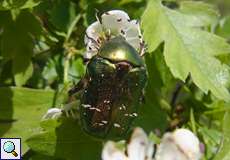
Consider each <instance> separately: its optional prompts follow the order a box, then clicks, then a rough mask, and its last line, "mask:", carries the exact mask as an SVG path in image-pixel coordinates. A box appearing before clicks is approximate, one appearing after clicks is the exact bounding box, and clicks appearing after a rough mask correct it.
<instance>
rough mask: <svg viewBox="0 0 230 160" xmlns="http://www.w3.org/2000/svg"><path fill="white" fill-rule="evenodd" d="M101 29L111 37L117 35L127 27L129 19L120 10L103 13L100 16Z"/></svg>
mask: <svg viewBox="0 0 230 160" xmlns="http://www.w3.org/2000/svg"><path fill="white" fill-rule="evenodd" d="M101 21H102V25H103V28H104V30H105V31H106V32H110V33H111V34H112V35H118V34H120V33H121V30H124V29H126V28H127V27H128V24H129V21H130V18H129V16H128V14H127V13H125V12H124V11H121V10H112V11H108V12H105V13H104V14H102V16H101Z"/></svg>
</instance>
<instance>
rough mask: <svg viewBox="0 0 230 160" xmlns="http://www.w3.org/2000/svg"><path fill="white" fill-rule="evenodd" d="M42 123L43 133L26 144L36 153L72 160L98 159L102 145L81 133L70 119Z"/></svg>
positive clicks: (31, 138) (75, 123)
mask: <svg viewBox="0 0 230 160" xmlns="http://www.w3.org/2000/svg"><path fill="white" fill-rule="evenodd" d="M59 120H60V121H58V122H57V120H47V121H43V122H42V125H43V127H44V131H41V132H40V133H38V134H36V135H33V136H32V137H30V138H29V139H28V140H27V144H28V145H29V146H30V148H31V149H32V150H33V151H36V152H37V153H40V154H43V155H47V156H54V157H57V158H64V159H66V160H72V159H79V160H81V159H100V156H101V155H100V154H101V147H102V143H101V142H100V141H97V140H94V139H92V138H91V137H89V136H88V135H86V134H85V133H84V132H83V131H81V129H80V126H79V125H78V122H76V121H74V120H70V119H59Z"/></svg>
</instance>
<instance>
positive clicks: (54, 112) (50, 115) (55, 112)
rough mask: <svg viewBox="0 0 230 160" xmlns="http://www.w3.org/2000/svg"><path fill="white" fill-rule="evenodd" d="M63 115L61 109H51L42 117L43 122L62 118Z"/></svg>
mask: <svg viewBox="0 0 230 160" xmlns="http://www.w3.org/2000/svg"><path fill="white" fill-rule="evenodd" d="M61 114H62V110H61V109H60V108H51V109H49V110H48V111H47V112H46V114H45V115H44V116H43V117H42V119H43V120H45V119H55V118H58V117H60V116H61Z"/></svg>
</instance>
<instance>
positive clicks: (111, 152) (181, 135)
mask: <svg viewBox="0 0 230 160" xmlns="http://www.w3.org/2000/svg"><path fill="white" fill-rule="evenodd" d="M201 156H202V152H201V149H200V142H199V140H198V138H197V137H196V136H195V135H194V134H193V133H192V132H191V131H190V130H188V129H177V130H175V131H174V132H172V133H170V132H169V133H165V134H164V136H163V138H162V140H161V143H160V144H159V145H158V146H157V147H156V148H155V145H154V142H152V141H151V140H150V139H149V138H148V137H147V135H146V133H145V132H144V131H143V130H142V129H141V128H136V129H135V130H134V132H133V134H132V136H131V140H130V142H129V143H128V145H127V147H126V148H125V149H119V148H118V147H117V146H116V143H115V142H112V141H108V142H107V143H106V144H105V146H104V149H103V151H102V160H199V159H201Z"/></svg>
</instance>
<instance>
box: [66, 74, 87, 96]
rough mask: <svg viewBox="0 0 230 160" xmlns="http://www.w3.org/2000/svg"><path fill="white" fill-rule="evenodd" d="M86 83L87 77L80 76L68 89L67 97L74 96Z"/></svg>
mask: <svg viewBox="0 0 230 160" xmlns="http://www.w3.org/2000/svg"><path fill="white" fill-rule="evenodd" d="M86 84H87V79H86V78H82V79H81V80H80V81H79V82H78V83H77V84H76V85H75V86H74V87H73V88H72V89H70V90H69V91H68V94H69V97H72V96H74V95H75V94H76V93H77V92H79V91H81V90H82V89H84V88H85V86H86Z"/></svg>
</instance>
